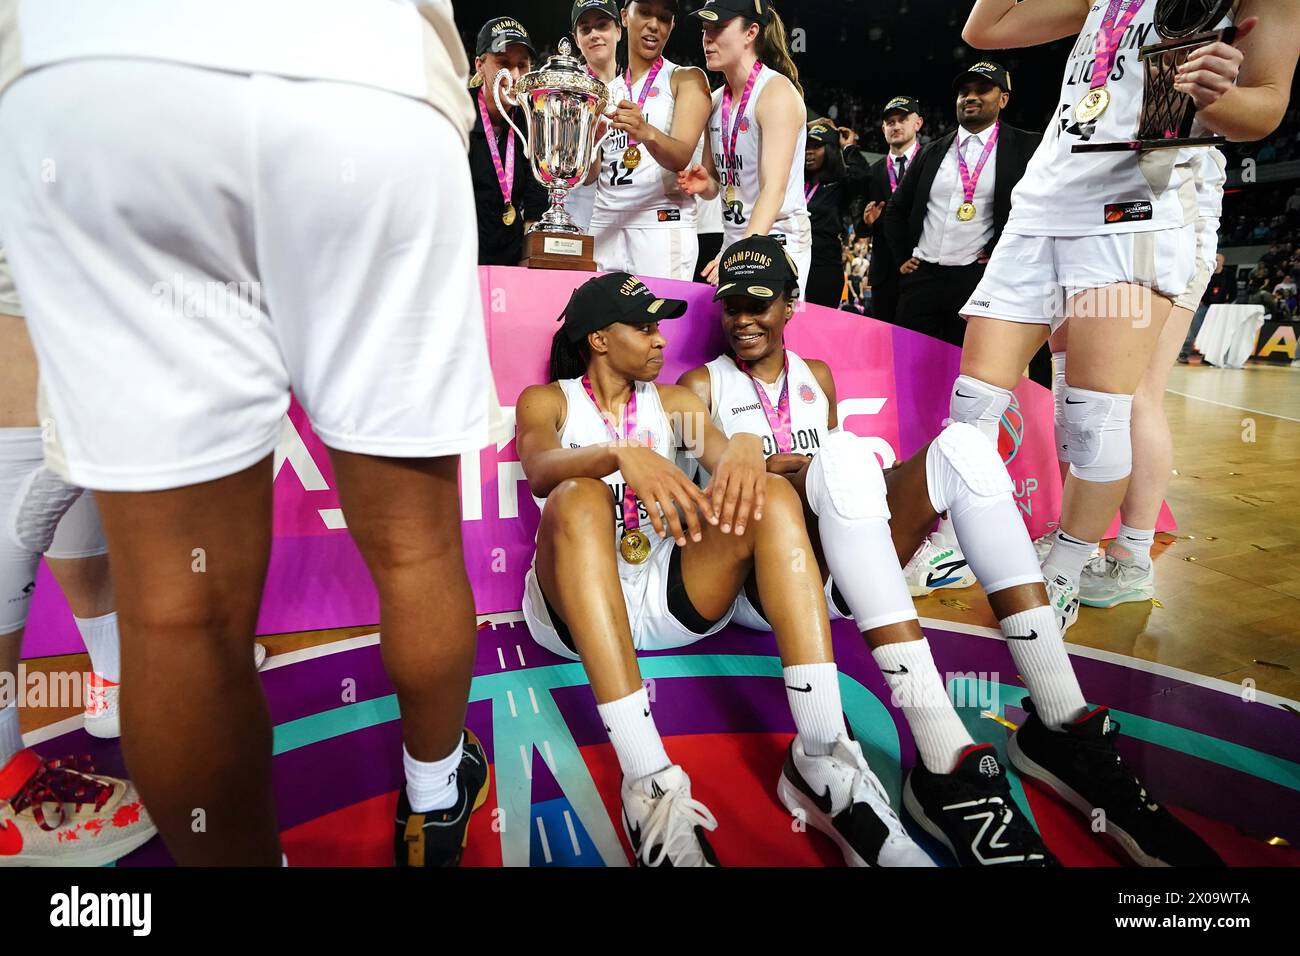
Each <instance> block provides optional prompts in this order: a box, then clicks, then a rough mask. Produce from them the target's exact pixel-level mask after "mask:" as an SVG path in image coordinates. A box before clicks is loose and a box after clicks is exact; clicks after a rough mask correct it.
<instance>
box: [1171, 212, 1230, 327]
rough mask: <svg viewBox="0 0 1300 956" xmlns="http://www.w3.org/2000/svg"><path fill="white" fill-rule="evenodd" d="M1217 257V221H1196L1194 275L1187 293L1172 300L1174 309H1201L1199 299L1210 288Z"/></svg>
mask: <svg viewBox="0 0 1300 956" xmlns="http://www.w3.org/2000/svg"><path fill="white" fill-rule="evenodd" d="M1218 255H1219V220H1217V219H1198V220H1196V274H1195V275H1194V276H1192V281H1191V282H1190V283H1188V285H1187V291H1186V292H1184V293H1183V294H1182V295H1180V296H1179V297H1178V298H1176V299H1174V308H1176V309H1186V310H1187V311H1188V312H1195V311H1196V310H1197V309H1199V308H1200V307H1201V298H1202V296H1204V295H1205V290H1206V289H1208V288H1209V287H1210V276H1212V275H1214V267H1215V266H1217V265H1218V264H1219V263H1218Z"/></svg>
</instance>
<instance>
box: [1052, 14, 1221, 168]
mask: <svg viewBox="0 0 1300 956" xmlns="http://www.w3.org/2000/svg"><path fill="white" fill-rule="evenodd" d="M1148 2H1150V0H1148ZM1233 3H1234V0H1158V2H1157V3H1156V15H1155V25H1156V31H1157V32H1158V33H1159V34H1160V35H1161V36H1162V37H1165V40H1164V41H1163V42H1161V43H1156V44H1154V45H1152V46H1144V47H1143V48H1142V50H1141V51H1140V57H1141V60H1142V71H1143V76H1144V79H1145V82H1144V86H1143V99H1142V115H1141V117H1140V118H1139V120H1138V131H1137V138H1136V139H1131V140H1126V141H1124V142H1120V143H1079V144H1077V145H1075V146H1074V148H1073V149H1072V150H1071V152H1075V153H1100V152H1117V151H1122V150H1135V151H1136V150H1143V151H1145V150H1152V149H1182V148H1183V147H1185V146H1218V145H1220V144H1221V143H1226V142H1227V140H1226V139H1225V138H1224V137H1222V136H1192V135H1191V133H1192V124H1193V122H1194V121H1195V119H1196V104H1195V102H1194V101H1193V100H1192V98H1191V97H1190V96H1189V95H1187V94H1186V93H1180V92H1179V91H1178V90H1177V89H1175V88H1174V79H1175V78H1176V76H1177V74H1178V68H1179V67H1180V66H1182V65H1183V64H1184V63H1186V62H1187V59H1188V57H1190V56H1191V55H1192V53H1194V52H1195V51H1196V50H1197V49H1199V48H1200V47H1203V46H1205V45H1206V44H1208V43H1215V42H1217V41H1220V40H1222V41H1223V42H1224V43H1231V42H1232V41H1233V40H1234V39H1236V36H1237V28H1236V27H1227V28H1226V29H1223V30H1211V29H1209V28H1210V27H1211V26H1213V25H1214V24H1216V23H1218V22H1220V21H1221V20H1222V19H1223V18H1224V17H1225V16H1227V15H1228V12H1229V11H1230V10H1231V9H1232V7H1233ZM1109 69H1110V68H1109V65H1107V72H1109ZM1109 105H1110V94H1109V93H1108V92H1107V90H1106V88H1105V87H1104V86H1102V87H1101V88H1099V89H1094V90H1092V91H1091V92H1090V93H1088V94H1087V95H1086V96H1085V97H1084V98H1083V100H1081V101H1080V103H1079V105H1078V108H1077V110H1076V114H1075V116H1076V119H1077V120H1078V121H1079V123H1080V125H1083V124H1086V123H1091V122H1095V120H1096V119H1097V118H1098V117H1100V116H1101V114H1102V113H1104V112H1105V110H1106V107H1107V106H1109Z"/></svg>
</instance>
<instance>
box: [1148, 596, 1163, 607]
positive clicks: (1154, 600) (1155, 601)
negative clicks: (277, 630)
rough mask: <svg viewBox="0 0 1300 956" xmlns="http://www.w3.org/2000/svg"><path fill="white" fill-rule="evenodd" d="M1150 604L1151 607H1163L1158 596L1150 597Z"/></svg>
mask: <svg viewBox="0 0 1300 956" xmlns="http://www.w3.org/2000/svg"><path fill="white" fill-rule="evenodd" d="M1151 606H1152V607H1164V605H1163V604H1161V603H1160V599H1159V598H1152V599H1151Z"/></svg>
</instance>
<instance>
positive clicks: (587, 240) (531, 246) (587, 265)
mask: <svg viewBox="0 0 1300 956" xmlns="http://www.w3.org/2000/svg"><path fill="white" fill-rule="evenodd" d="M520 265H521V266H523V267H524V268H526V269H565V270H568V271H570V272H595V271H596V240H595V239H594V238H593V237H592V236H588V235H584V234H582V233H576V234H575V233H569V232H548V231H545V230H540V231H538V232H530V233H528V234H527V235H525V236H524V259H523V262H521V263H520Z"/></svg>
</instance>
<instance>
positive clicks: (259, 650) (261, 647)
mask: <svg viewBox="0 0 1300 956" xmlns="http://www.w3.org/2000/svg"><path fill="white" fill-rule="evenodd" d="M265 663H266V645H265V644H256V643H255V644H254V645H253V666H254V667H256V668H257V669H258V670H259V671H260V670H261V669H262V665H263V664H265Z"/></svg>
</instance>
